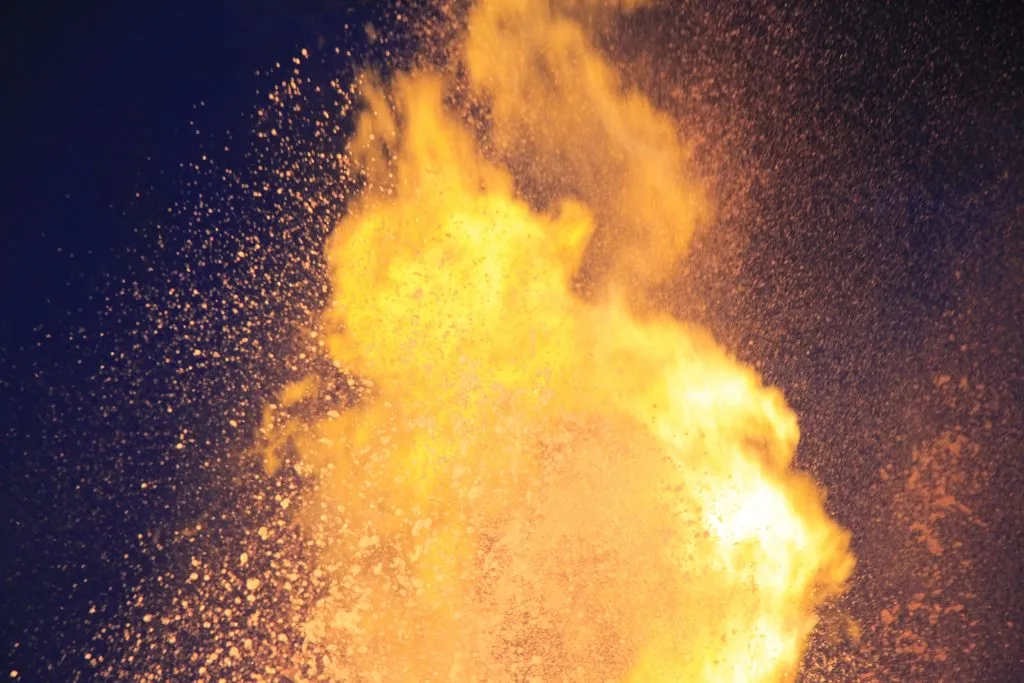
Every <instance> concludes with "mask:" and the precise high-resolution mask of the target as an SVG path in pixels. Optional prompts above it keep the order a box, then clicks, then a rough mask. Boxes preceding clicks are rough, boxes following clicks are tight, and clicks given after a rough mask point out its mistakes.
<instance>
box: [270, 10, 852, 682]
mask: <svg viewBox="0 0 1024 683" xmlns="http://www.w3.org/2000/svg"><path fill="white" fill-rule="evenodd" d="M594 4H597V3H595V2H587V3H565V5H564V6H563V7H562V8H561V9H559V8H557V7H556V8H555V9H553V10H552V9H551V8H550V3H548V2H547V1H546V0H484V1H483V2H480V3H479V4H478V5H477V6H476V7H475V8H474V9H473V10H472V12H471V13H470V15H469V17H468V19H467V26H468V28H467V31H466V34H465V38H464V41H463V44H462V46H461V48H462V50H461V53H460V59H461V60H463V63H464V65H465V67H466V68H465V70H464V73H465V74H467V75H468V76H467V78H468V83H467V82H461V81H459V80H458V78H457V77H456V76H454V75H452V74H451V73H447V72H441V73H430V72H425V71H418V72H414V73H411V74H406V75H402V76H399V77H397V78H395V79H394V81H393V82H392V83H391V84H389V85H388V86H386V87H385V86H381V85H377V84H374V83H371V82H369V81H368V82H367V84H366V87H365V89H364V97H365V102H366V107H365V110H364V112H363V114H362V116H361V119H360V121H359V125H358V128H357V132H356V134H355V136H354V138H353V140H352V143H351V155H352V158H353V159H354V161H355V163H357V164H358V167H359V169H360V170H361V171H362V173H364V174H365V177H366V188H365V190H364V192H363V193H362V195H361V196H360V197H359V198H358V200H356V201H355V202H354V203H353V205H352V206H351V210H350V212H349V215H348V216H347V217H346V218H345V219H344V220H343V221H342V223H341V224H340V225H339V226H338V227H337V230H336V232H335V234H334V235H333V237H332V239H331V241H330V244H329V247H328V257H329V261H330V264H331V285H332V296H331V300H330V303H329V306H328V309H327V310H326V311H325V313H324V314H323V318H322V321H321V332H322V339H324V340H325V348H326V350H327V353H328V355H329V357H330V358H331V359H332V360H333V361H334V363H335V364H336V365H337V366H338V367H340V368H343V369H344V370H345V371H347V372H348V373H351V374H352V375H353V376H355V377H359V378H361V380H360V387H362V391H363V398H362V400H361V401H360V402H359V403H358V404H357V405H356V406H355V407H351V408H346V409H341V408H340V407H339V409H338V410H330V411H328V412H327V414H326V415H324V416H322V417H321V418H318V419H314V420H312V421H310V422H309V423H307V424H305V425H303V426H302V427H301V428H299V427H298V426H296V425H294V424H293V425H287V424H286V425H283V426H282V425H280V424H277V425H273V427H274V429H273V430H272V431H273V432H274V433H275V434H276V435H277V437H276V440H275V441H272V442H271V447H270V448H269V449H268V456H267V458H268V465H269V466H271V467H273V466H276V463H277V452H278V451H279V450H280V449H279V448H278V446H279V445H280V443H281V442H282V441H283V440H285V439H288V440H290V441H291V442H292V443H293V444H294V446H295V450H296V452H297V453H298V458H299V463H300V469H301V470H302V471H304V472H307V473H310V474H309V477H310V487H311V491H310V493H309V494H308V495H307V499H306V502H305V505H304V509H303V512H302V521H303V524H304V529H305V533H306V534H307V535H308V536H309V537H310V538H312V539H314V540H315V542H316V544H317V546H318V549H319V558H318V560H317V562H318V569H317V571H318V572H321V573H322V575H323V576H325V577H327V585H329V586H330V589H329V590H328V591H327V592H326V594H325V595H324V597H323V598H322V599H321V600H320V601H319V603H318V604H317V605H316V607H315V609H313V610H312V613H311V614H310V616H309V618H308V622H307V626H306V639H307V645H308V646H309V647H316V648H318V652H320V653H321V657H320V659H319V660H318V663H317V664H316V665H315V666H313V665H312V664H311V665H310V667H311V670H314V673H315V674H316V676H317V677H319V679H328V680H339V681H344V680H351V681H442V680H444V681H514V680H515V681H519V680H522V681H542V680H545V681H550V680H560V681H563V680H564V681H568V680H574V681H643V682H651V681H709V682H710V681H713V682H716V683H718V682H721V681H744V682H746V681H785V680H792V678H793V677H794V676H795V673H796V671H797V669H798V667H799V663H800V658H801V655H802V652H803V648H804V646H805V643H806V640H807V637H808V635H809V633H810V631H811V629H812V628H813V626H814V623H815V617H814V610H815V607H816V606H817V605H818V604H819V603H820V601H821V600H822V599H823V598H825V597H826V596H828V595H830V594H834V593H835V592H837V591H839V590H841V587H842V584H843V582H844V581H845V580H846V578H847V577H848V575H849V573H850V571H851V568H852V563H853V560H852V557H851V556H850V554H849V552H848V550H847V542H848V539H847V535H846V533H845V532H843V531H842V530H841V529H839V528H838V527H837V526H836V525H835V524H834V523H833V522H832V521H831V520H830V519H829V518H828V517H827V515H826V514H825V512H824V510H823V508H822V505H821V500H820V495H819V492H818V490H817V489H816V488H815V486H814V484H813V483H812V482H811V481H810V480H809V479H808V478H807V477H805V476H803V475H800V474H798V473H795V472H793V471H791V470H790V469H789V465H790V461H791V459H792V456H793V453H794V450H795V448H796V444H797V440H798V435H799V432H798V428H797V423H796V419H795V416H794V415H793V413H792V412H791V411H790V409H789V408H788V407H787V406H786V404H785V402H784V400H783V398H782V396H781V394H780V393H779V392H778V391H776V390H773V389H768V388H765V387H763V386H762V384H761V382H760V379H759V378H758V377H757V375H756V374H755V373H754V372H753V371H751V370H750V369H748V368H745V367H743V366H741V365H740V364H738V363H737V362H736V361H735V360H734V359H732V358H731V357H730V356H729V355H728V354H727V353H726V352H725V351H724V350H722V349H721V348H720V347H718V346H717V345H716V344H715V342H714V341H713V340H712V339H711V338H710V336H709V335H707V334H706V333H704V332H702V331H701V330H699V329H696V328H694V327H692V326H688V325H685V324H682V323H680V322H678V321H676V320H674V319H672V318H670V317H668V316H666V315H661V314H657V313H654V312H651V311H650V310H647V308H646V307H643V308H642V309H640V310H642V311H643V312H639V310H638V307H637V302H639V301H642V299H643V297H642V294H643V291H644V289H645V288H646V287H647V286H649V285H650V284H651V283H654V282H657V281H658V280H659V279H660V278H662V277H664V276H665V275H666V274H667V273H668V272H669V271H670V270H671V268H672V266H673V265H674V264H675V263H676V262H677V261H678V259H679V258H680V257H681V256H682V255H683V254H684V252H685V249H686V246H687V243H688V241H689V238H690V235H691V233H692V231H693V229H694V227H695V226H696V225H697V224H698V223H699V222H700V221H702V220H706V219H707V218H708V216H709V215H710V211H709V209H708V207H707V202H706V199H705V198H704V196H703V194H702V193H701V191H700V188H699V185H698V184H697V183H695V182H694V181H693V180H691V179H690V177H689V175H688V170H687V162H686V159H687V153H686V150H685V147H684V146H683V145H682V144H681V143H680V142H679V141H678V138H677V134H676V132H675V130H674V127H673V125H672V122H671V121H670V119H669V118H668V117H667V116H665V115H664V114H662V113H659V112H658V111H656V110H655V109H654V108H653V107H652V106H651V105H650V104H649V102H648V101H647V100H646V99H644V98H643V97H642V96H641V95H640V94H639V93H634V92H627V91H625V90H624V89H623V86H622V85H621V83H620V82H619V79H618V76H617V75H616V73H615V71H614V70H613V69H612V68H611V66H610V65H609V64H608V63H607V62H606V61H605V60H604V59H603V58H602V57H601V56H600V55H599V54H598V52H596V51H595V50H594V48H592V47H591V46H590V43H589V42H588V40H587V37H586V35H585V32H584V31H583V30H582V29H581V28H580V25H579V24H577V23H575V22H574V21H572V20H571V19H570V18H569V14H570V13H571V12H575V11H579V10H580V7H581V6H583V5H594ZM629 4H637V3H629ZM460 88H461V90H460ZM459 92H462V93H463V96H467V97H471V98H475V99H477V100H478V101H480V102H484V103H485V104H486V105H487V107H488V110H489V112H490V118H489V122H488V125H487V126H486V127H485V128H484V129H482V130H481V129H472V128H470V127H468V126H467V125H466V124H464V123H463V122H462V121H461V120H460V117H459V116H458V115H457V114H456V113H455V111H454V110H453V109H452V107H451V106H450V105H449V104H446V102H447V101H448V100H446V97H449V96H451V95H452V93H459ZM483 148H487V149H489V150H490V152H489V153H488V155H485V154H484V153H483V152H482V151H481V150H482V149H483ZM527 198H529V202H528V201H527ZM581 274H582V275H585V276H586V277H588V278H590V279H591V280H592V281H593V282H596V283H598V284H599V285H600V286H599V288H597V292H598V293H597V294H593V295H591V296H588V297H586V298H584V297H582V296H580V295H578V294H577V293H576V289H574V287H573V282H574V280H575V279H576V278H579V277H580V276H581ZM318 386H319V383H318V381H317V380H316V378H307V379H306V380H304V381H303V382H301V383H297V384H295V385H293V386H291V387H289V388H288V389H286V391H285V393H284V395H283V396H282V398H281V401H280V404H281V405H286V404H294V403H295V402H297V401H299V400H301V399H302V398H303V397H306V396H310V395H312V394H315V393H316V392H317V391H318ZM273 419H274V418H273V416H272V415H270V413H268V415H267V418H266V421H267V423H268V425H267V426H268V428H269V427H271V426H272V425H270V424H269V423H270V422H271V421H272V420H273Z"/></svg>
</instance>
